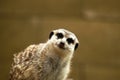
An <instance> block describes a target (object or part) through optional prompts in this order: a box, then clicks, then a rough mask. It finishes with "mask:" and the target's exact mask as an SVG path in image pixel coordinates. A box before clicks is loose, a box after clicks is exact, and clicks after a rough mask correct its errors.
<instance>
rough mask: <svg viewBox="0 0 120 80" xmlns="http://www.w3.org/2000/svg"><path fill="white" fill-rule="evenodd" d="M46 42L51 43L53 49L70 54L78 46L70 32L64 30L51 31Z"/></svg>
mask: <svg viewBox="0 0 120 80" xmlns="http://www.w3.org/2000/svg"><path fill="white" fill-rule="evenodd" d="M48 41H49V42H50V43H52V45H53V47H55V48H57V49H59V50H64V51H70V52H74V51H75V50H76V49H77V48H78V44H79V42H78V39H77V37H76V36H75V35H74V34H73V33H72V32H70V31H68V30H65V29H57V30H53V31H52V32H51V33H50V34H49V40H48Z"/></svg>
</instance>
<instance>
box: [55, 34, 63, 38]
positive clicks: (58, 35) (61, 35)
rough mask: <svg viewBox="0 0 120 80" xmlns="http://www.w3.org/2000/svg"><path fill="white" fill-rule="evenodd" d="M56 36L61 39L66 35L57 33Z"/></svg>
mask: <svg viewBox="0 0 120 80" xmlns="http://www.w3.org/2000/svg"><path fill="white" fill-rule="evenodd" d="M56 36H57V38H58V39H61V38H63V37H64V35H63V34H62V33H57V34H56Z"/></svg>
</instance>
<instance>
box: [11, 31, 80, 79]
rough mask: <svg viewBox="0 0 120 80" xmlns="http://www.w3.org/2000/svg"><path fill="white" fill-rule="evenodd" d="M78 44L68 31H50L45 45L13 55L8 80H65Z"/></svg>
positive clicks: (30, 47)
mask: <svg viewBox="0 0 120 80" xmlns="http://www.w3.org/2000/svg"><path fill="white" fill-rule="evenodd" d="M78 44H79V41H78V39H77V37H76V36H75V34H74V33H72V32H70V31H68V30H65V29H57V30H53V31H51V33H50V34H49V39H48V41H47V42H46V43H40V44H38V45H30V46H29V47H27V48H26V49H25V50H24V51H22V52H20V53H18V54H14V59H13V63H12V67H11V70H10V79H9V80H67V77H68V74H69V72H70V65H71V59H72V57H73V53H74V51H75V50H76V49H77V47H78Z"/></svg>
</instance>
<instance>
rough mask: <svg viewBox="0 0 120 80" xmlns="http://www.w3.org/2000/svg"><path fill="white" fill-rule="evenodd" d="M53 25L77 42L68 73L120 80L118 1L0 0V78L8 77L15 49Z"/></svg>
mask: <svg viewBox="0 0 120 80" xmlns="http://www.w3.org/2000/svg"><path fill="white" fill-rule="evenodd" d="M57 28H65V29H68V30H70V31H72V32H74V33H75V34H76V35H77V37H78V38H79V41H80V47H79V49H78V50H77V51H76V52H75V54H74V58H73V61H72V71H71V74H70V77H72V78H73V79H74V80H120V0H60V1H58V0H1V1H0V80H8V75H9V69H10V65H11V62H12V58H13V54H14V53H17V52H20V51H21V50H23V49H24V48H26V47H27V46H28V45H30V44H37V43H40V42H45V41H46V40H47V39H48V34H49V32H50V31H51V30H53V29H57Z"/></svg>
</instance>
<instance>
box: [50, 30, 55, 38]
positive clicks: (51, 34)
mask: <svg viewBox="0 0 120 80" xmlns="http://www.w3.org/2000/svg"><path fill="white" fill-rule="evenodd" d="M53 34H54V32H53V31H52V32H51V33H50V34H49V39H50V38H51V37H52V36H53Z"/></svg>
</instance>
